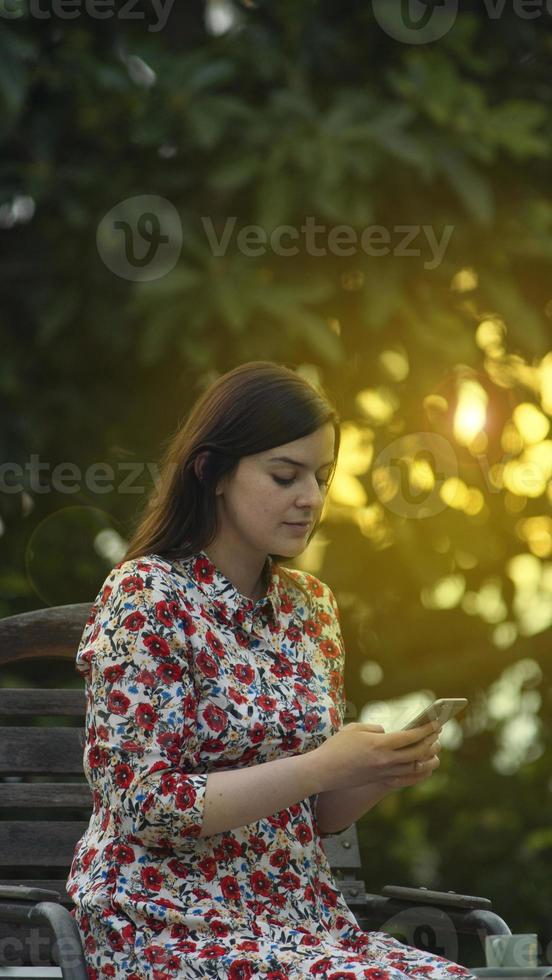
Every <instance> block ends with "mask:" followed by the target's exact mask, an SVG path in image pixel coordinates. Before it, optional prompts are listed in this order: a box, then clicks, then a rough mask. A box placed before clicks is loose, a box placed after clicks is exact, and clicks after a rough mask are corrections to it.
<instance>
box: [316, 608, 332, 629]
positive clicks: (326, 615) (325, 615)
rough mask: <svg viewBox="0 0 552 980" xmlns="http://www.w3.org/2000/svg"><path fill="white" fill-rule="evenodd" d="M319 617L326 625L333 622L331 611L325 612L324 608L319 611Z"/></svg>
mask: <svg viewBox="0 0 552 980" xmlns="http://www.w3.org/2000/svg"><path fill="white" fill-rule="evenodd" d="M318 619H319V621H320V622H321V623H323V624H324V626H330V624H331V623H332V622H333V619H332V617H331V616H330V615H329V613H327V612H323V611H322V610H321V611H320V612H319V613H318Z"/></svg>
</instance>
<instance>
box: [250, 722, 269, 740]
mask: <svg viewBox="0 0 552 980" xmlns="http://www.w3.org/2000/svg"><path fill="white" fill-rule="evenodd" d="M265 736H266V726H265V725H261V723H260V721H256V722H255V724H254V725H252V726H251V728H250V729H249V737H250V739H251V742H252V743H253V744H254V745H261V744H262V743H263V742H264V740H265Z"/></svg>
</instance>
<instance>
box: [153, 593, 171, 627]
mask: <svg viewBox="0 0 552 980" xmlns="http://www.w3.org/2000/svg"><path fill="white" fill-rule="evenodd" d="M155 616H156V619H158V620H159V622H160V623H163V626H169V627H170V626H172V622H173V617H172V610H171V609H169V603H168V602H167V600H166V599H161V600H160V601H159V602H156V603H155Z"/></svg>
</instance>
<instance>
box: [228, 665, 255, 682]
mask: <svg viewBox="0 0 552 980" xmlns="http://www.w3.org/2000/svg"><path fill="white" fill-rule="evenodd" d="M233 672H234V676H235V677H236V678H237V680H239V681H241V683H242V684H251V682H252V680H253V678H254V677H255V671H254V670H253V667H250V666H249V665H248V664H236V666H235V667H234V671H233Z"/></svg>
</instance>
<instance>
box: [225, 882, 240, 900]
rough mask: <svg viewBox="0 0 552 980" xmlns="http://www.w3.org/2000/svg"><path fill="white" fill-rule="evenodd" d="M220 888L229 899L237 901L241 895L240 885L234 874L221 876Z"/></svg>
mask: <svg viewBox="0 0 552 980" xmlns="http://www.w3.org/2000/svg"><path fill="white" fill-rule="evenodd" d="M220 890H221V892H222V894H223V895H224V898H226V899H227V900H228V901H231V902H237V901H238V899H239V897H240V886H239V885H238V881H237V879H236V878H235V877H234V875H224V877H223V878H221V880H220Z"/></svg>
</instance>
